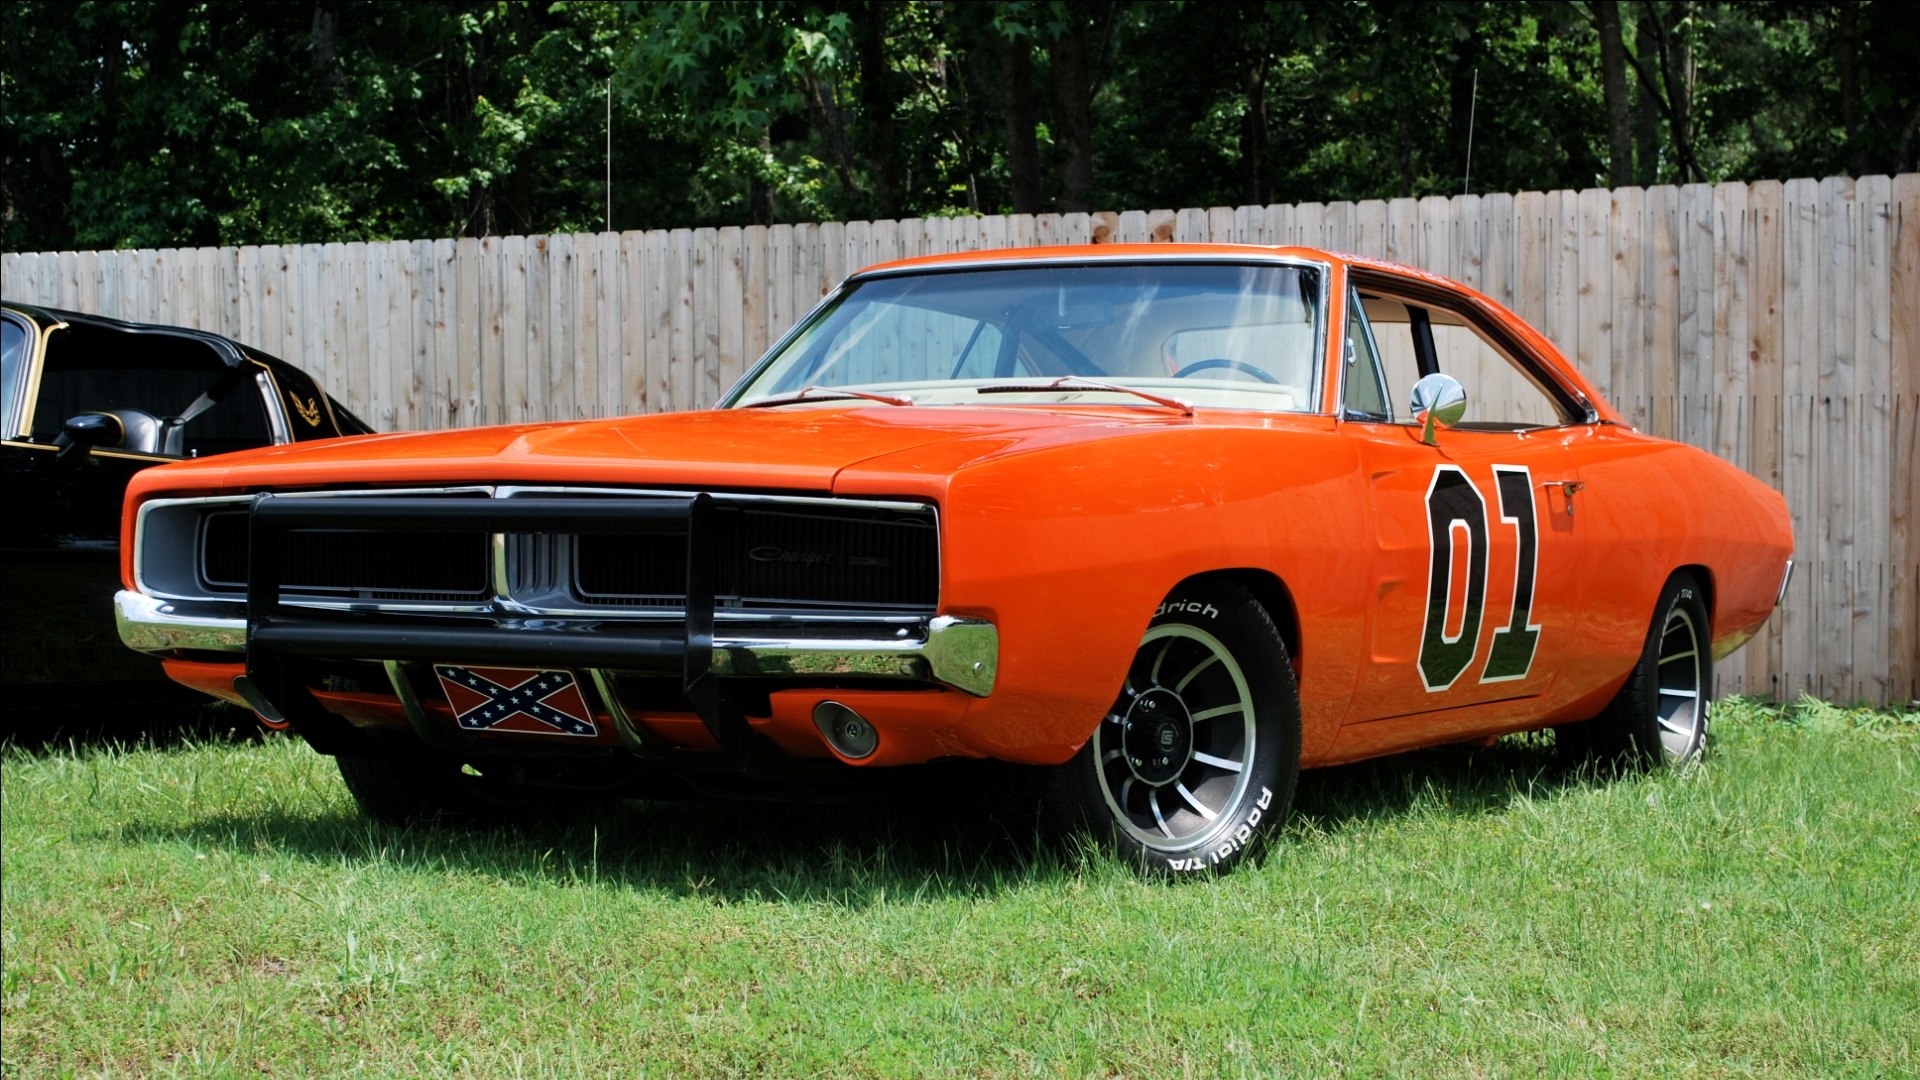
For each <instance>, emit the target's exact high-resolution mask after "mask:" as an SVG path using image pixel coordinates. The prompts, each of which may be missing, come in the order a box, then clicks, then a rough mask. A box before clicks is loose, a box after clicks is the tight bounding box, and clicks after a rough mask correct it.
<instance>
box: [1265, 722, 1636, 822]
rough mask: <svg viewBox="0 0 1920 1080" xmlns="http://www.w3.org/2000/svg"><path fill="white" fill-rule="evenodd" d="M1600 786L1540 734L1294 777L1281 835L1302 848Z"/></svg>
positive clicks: (1419, 752) (1549, 737) (1600, 780)
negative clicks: (1382, 824)
mask: <svg viewBox="0 0 1920 1080" xmlns="http://www.w3.org/2000/svg"><path fill="white" fill-rule="evenodd" d="M1606 782H1608V781H1607V778H1606V777H1605V776H1604V775H1602V774H1601V773H1599V772H1596V771H1594V770H1592V769H1574V768H1569V767H1568V766H1567V765H1565V764H1564V763H1563V762H1562V760H1561V757H1560V755H1559V753H1558V751H1557V749H1556V748H1555V746H1554V742H1553V736H1552V735H1551V734H1549V733H1545V732H1536V733H1532V734H1527V735H1513V736H1508V737H1506V738H1503V739H1501V740H1499V741H1498V742H1496V743H1494V744H1493V745H1492V746H1461V745H1456V746H1438V747H1433V748H1432V749H1427V750H1415V751H1411V752H1409V753H1404V754H1395V755H1392V756H1390V757H1383V758H1374V759H1373V760H1370V761H1362V762H1357V763H1355V764H1352V765H1336V766H1332V767H1330V768H1324V769H1310V770H1308V771H1306V772H1303V773H1301V774H1300V788H1299V791H1298V792H1297V794H1296V795H1295V796H1294V802H1293V813H1292V815H1291V816H1290V817H1289V819H1288V827H1287V829H1286V830H1285V832H1284V835H1285V836H1287V837H1289V838H1291V842H1301V841H1300V838H1302V837H1305V836H1309V835H1311V834H1313V833H1315V832H1322V833H1332V832H1338V831H1340V830H1341V829H1344V828H1347V827H1349V826H1350V825H1352V824H1355V823H1364V822H1372V821H1381V820H1386V819H1391V818H1397V817H1403V816H1405V815H1407V814H1409V813H1413V812H1416V811H1417V812H1420V813H1430V814H1441V815H1444V816H1447V817H1470V816H1473V815H1477V814H1492V813H1501V812H1504V811H1505V810H1507V809H1508V808H1509V807H1510V806H1512V804H1513V802H1514V800H1515V799H1518V798H1527V799H1536V800H1537V799H1542V798H1551V797H1553V796H1555V795H1557V794H1559V793H1561V792H1563V791H1566V790H1568V789H1577V788H1584V787H1587V786H1590V785H1592V784H1595V783H1606ZM1281 842H1282V843H1286V842H1289V841H1288V840H1282V841H1281Z"/></svg>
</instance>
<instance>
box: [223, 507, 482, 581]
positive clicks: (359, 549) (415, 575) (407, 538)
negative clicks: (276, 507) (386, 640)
mask: <svg viewBox="0 0 1920 1080" xmlns="http://www.w3.org/2000/svg"><path fill="white" fill-rule="evenodd" d="M248 528H249V525H248V520H247V515H246V514H245V513H244V512H238V513H222V514H210V515H208V516H207V518H206V521H205V524H204V526H203V530H202V537H203V538H202V541H201V548H200V550H201V560H200V575H201V580H202V581H203V582H204V583H205V584H206V585H207V587H208V588H210V589H212V590H214V591H216V592H223V593H240V594H244V593H245V592H246V590H247V533H248ZM488 548H489V540H488V537H487V535H486V534H485V533H480V532H472V533H445V532H408V531H406V530H394V531H392V532H385V531H382V532H354V531H346V530H333V529H328V530H295V531H293V532H291V533H289V534H288V535H287V537H286V539H285V541H284V542H283V544H282V547H281V551H280V568H281V579H282V580H281V585H280V588H281V591H282V592H286V593H291V594H308V595H325V596H343V597H353V598H356V599H367V600H395V601H405V602H447V603H469V604H471V603H479V602H483V601H485V600H486V599H487V598H488V597H489V596H490V595H491V590H490V585H491V582H490V580H489V575H488V558H487V552H488Z"/></svg>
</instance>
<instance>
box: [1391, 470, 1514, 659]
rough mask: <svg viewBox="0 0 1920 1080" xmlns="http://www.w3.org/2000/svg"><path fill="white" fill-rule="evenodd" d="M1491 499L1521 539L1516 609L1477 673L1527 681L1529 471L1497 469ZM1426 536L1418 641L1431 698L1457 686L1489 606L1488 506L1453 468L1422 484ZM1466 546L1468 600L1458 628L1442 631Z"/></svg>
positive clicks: (1495, 635) (1451, 608)
mask: <svg viewBox="0 0 1920 1080" xmlns="http://www.w3.org/2000/svg"><path fill="white" fill-rule="evenodd" d="M1493 483H1494V494H1495V496H1496V497H1497V498H1498V499H1499V501H1500V523H1501V524H1502V525H1510V526H1512V528H1513V531H1514V534H1515V539H1516V540H1517V541H1518V544H1517V546H1516V550H1515V554H1514V566H1513V608H1512V610H1511V611H1510V612H1508V616H1507V623H1506V625H1504V626H1501V627H1498V628H1496V629H1495V630H1494V632H1493V645H1492V647H1491V648H1490V649H1488V650H1487V661H1486V663H1485V664H1484V665H1482V666H1481V668H1480V681H1481V682H1483V683H1491V682H1512V681H1514V680H1516V679H1524V678H1526V677H1527V672H1528V671H1529V670H1531V669H1532V667H1533V654H1534V650H1535V649H1536V648H1537V647H1538V646H1539V644H1540V627H1539V626H1538V625H1537V624H1535V623H1533V622H1532V618H1533V589H1534V577H1535V574H1536V572H1537V571H1538V569H1539V536H1538V534H1537V532H1536V529H1535V515H1534V505H1533V474H1532V473H1530V472H1529V471H1528V470H1527V467H1526V466H1524V465H1495V466H1494V467H1493ZM1427 531H1428V536H1429V538H1430V539H1431V541H1432V544H1431V556H1432V557H1431V559H1430V560H1429V562H1428V564H1427V616H1426V625H1425V628H1424V629H1423V630H1422V636H1421V638H1420V681H1421V682H1422V683H1423V684H1424V685H1425V686H1426V688H1427V692H1428V693H1438V692H1440V691H1442V690H1446V689H1448V688H1450V687H1451V686H1453V684H1454V683H1455V682H1458V681H1459V679H1460V675H1461V673H1462V672H1465V671H1466V670H1467V668H1468V667H1469V666H1471V665H1472V663H1473V657H1474V654H1475V653H1476V652H1477V651H1478V650H1479V647H1480V626H1481V616H1482V615H1483V614H1484V612H1483V609H1484V608H1485V606H1486V602H1487V546H1488V544H1487V501H1486V499H1484V498H1482V497H1481V495H1480V491H1479V489H1477V488H1475V487H1474V486H1473V481H1472V480H1469V479H1467V474H1466V472H1465V471H1464V470H1462V469H1461V468H1460V467H1459V466H1457V465H1441V466H1439V467H1438V468H1436V469H1434V471H1433V479H1432V481H1430V482H1429V483H1428V484H1427ZM1461 544H1464V545H1465V546H1466V556H1467V574H1466V577H1467V580H1466V589H1465V593H1466V595H1465V596H1463V597H1460V598H1459V602H1460V608H1459V610H1460V624H1459V629H1458V631H1457V632H1456V633H1452V634H1449V633H1448V632H1447V628H1448V624H1449V623H1451V622H1452V621H1453V620H1452V618H1451V616H1452V615H1453V613H1454V610H1455V606H1454V605H1455V597H1454V595H1453V562H1454V557H1455V554H1456V552H1457V551H1458V550H1459V548H1458V545H1461Z"/></svg>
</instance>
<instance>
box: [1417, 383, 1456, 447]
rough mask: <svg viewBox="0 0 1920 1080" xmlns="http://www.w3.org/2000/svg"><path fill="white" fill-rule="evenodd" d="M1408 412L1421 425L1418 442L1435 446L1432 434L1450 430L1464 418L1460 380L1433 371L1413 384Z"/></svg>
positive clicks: (1436, 441) (1435, 441) (1435, 440)
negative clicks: (1440, 430)
mask: <svg viewBox="0 0 1920 1080" xmlns="http://www.w3.org/2000/svg"><path fill="white" fill-rule="evenodd" d="M1409 408H1411V409H1412V411H1413V418H1414V420H1415V421H1417V422H1418V423H1419V424H1420V441H1421V442H1423V443H1426V444H1427V445H1428V446H1436V445H1438V444H1439V440H1438V439H1436V438H1435V437H1434V435H1435V430H1436V429H1437V428H1450V427H1452V426H1453V425H1455V424H1457V423H1459V422H1460V419H1461V418H1462V417H1464V416H1466V415H1467V388H1466V387H1464V386H1461V385H1460V380H1459V379H1456V378H1454V377H1453V376H1451V375H1442V374H1440V373H1439V372H1437V371H1436V372H1434V373H1433V374H1431V375H1426V376H1422V377H1421V379H1420V381H1419V382H1417V383H1414V384H1413V400H1412V401H1411V402H1410V403H1409Z"/></svg>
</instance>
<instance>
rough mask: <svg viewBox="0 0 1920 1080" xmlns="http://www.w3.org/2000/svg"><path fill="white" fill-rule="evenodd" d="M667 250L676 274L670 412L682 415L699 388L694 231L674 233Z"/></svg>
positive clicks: (672, 278)
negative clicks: (695, 356) (695, 368)
mask: <svg viewBox="0 0 1920 1080" xmlns="http://www.w3.org/2000/svg"><path fill="white" fill-rule="evenodd" d="M667 250H668V252H669V253H670V257H671V260H672V261H671V263H670V264H669V265H671V267H672V270H671V272H670V273H669V274H668V277H667V288H668V290H669V295H670V296H671V297H672V307H671V308H670V310H669V312H668V321H667V326H668V331H669V333H668V337H667V340H668V342H669V345H668V348H669V350H670V351H669V352H668V353H667V371H668V377H667V383H668V385H669V387H670V391H669V393H668V402H669V404H668V408H670V409H673V410H674V411H676V412H678V411H680V410H683V409H690V408H692V407H693V401H694V389H695V386H696V385H697V383H696V380H695V378H694V371H693V348H694V346H693V338H694V334H695V333H696V330H695V327H694V320H693V230H692V229H674V230H673V231H672V232H670V233H668V234H667Z"/></svg>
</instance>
